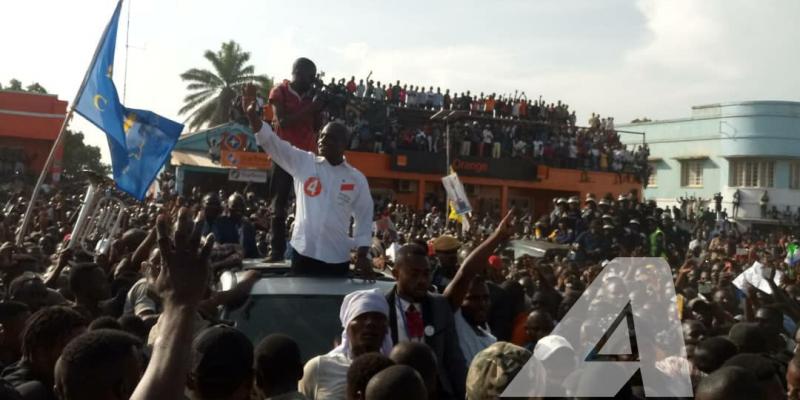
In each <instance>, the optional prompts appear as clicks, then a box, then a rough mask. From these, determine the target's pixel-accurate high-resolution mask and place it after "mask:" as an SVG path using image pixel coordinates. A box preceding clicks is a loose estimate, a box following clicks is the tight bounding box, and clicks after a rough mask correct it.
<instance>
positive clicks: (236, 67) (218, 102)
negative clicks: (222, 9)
mask: <svg viewBox="0 0 800 400" xmlns="http://www.w3.org/2000/svg"><path fill="white" fill-rule="evenodd" d="M203 57H205V59H206V60H208V62H210V63H211V66H212V69H211V70H209V69H200V68H192V69H189V70H187V71H186V72H184V73H182V74H181V79H182V80H183V81H184V82H187V85H186V89H187V90H189V91H190V92H191V93H190V94H188V95H187V96H186V97H185V98H184V99H183V103H184V105H183V107H182V108H181V109H180V111H179V114H181V115H185V114H188V116H187V118H186V122H187V123H188V128H189V130H190V131H192V130H196V129H198V128H201V127H203V126H204V125H210V126H215V125H219V124H222V123H225V122H228V113H229V111H230V107H231V103H232V102H233V100H234V99H235V98H236V95H237V94H238V93H239V91H240V90H241V87H242V85H243V84H245V83H250V82H253V83H256V84H257V85H259V86H261V88H262V90H267V91H268V90H269V89H270V88H271V87H272V79H270V78H269V77H267V76H266V75H256V74H255V68H254V67H253V66H252V65H249V64H248V61H250V53H249V52H246V51H243V50H242V48H241V47H240V46H239V44H238V43H236V42H234V41H232V40H231V41H229V42H226V43H223V44H222V47H221V48H220V49H219V50H218V51H216V52H214V51H211V50H206V52H205V54H204V55H203Z"/></svg>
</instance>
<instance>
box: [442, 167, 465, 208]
mask: <svg viewBox="0 0 800 400" xmlns="http://www.w3.org/2000/svg"><path fill="white" fill-rule="evenodd" d="M442 185H444V190H445V191H446V192H447V199H448V200H449V201H450V202H451V204H452V205H453V208H454V209H455V210H456V214H458V215H464V214H467V213H470V212H472V206H471V205H470V204H469V198H467V192H466V191H465V190H464V185H462V184H461V181H460V180H458V175H456V174H450V175H447V176H445V177H443V178H442Z"/></svg>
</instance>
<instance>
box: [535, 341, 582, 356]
mask: <svg viewBox="0 0 800 400" xmlns="http://www.w3.org/2000/svg"><path fill="white" fill-rule="evenodd" d="M565 347H566V348H568V349H570V350H572V351H575V350H574V349H573V348H572V345H571V344H569V342H568V341H567V339H564V338H563V337H561V336H557V335H549V336H545V337H543V338H541V339H539V341H538V342H536V348H535V349H533V356H534V357H536V358H537V359H539V360H547V359H548V358H550V356H551V355H553V353H555V352H556V350H558V349H561V348H565Z"/></svg>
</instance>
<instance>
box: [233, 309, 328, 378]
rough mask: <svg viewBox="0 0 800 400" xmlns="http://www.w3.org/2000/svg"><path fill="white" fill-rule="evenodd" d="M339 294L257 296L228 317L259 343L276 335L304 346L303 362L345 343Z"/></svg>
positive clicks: (302, 349) (302, 347) (301, 347)
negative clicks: (268, 336)
mask: <svg viewBox="0 0 800 400" xmlns="http://www.w3.org/2000/svg"><path fill="white" fill-rule="evenodd" d="M343 298H344V296H338V295H262V296H259V295H253V296H252V297H251V298H250V300H249V301H248V303H247V304H246V305H245V306H244V307H241V308H239V309H238V310H236V311H234V312H232V313H230V314H229V315H227V316H226V319H228V320H233V321H235V322H236V327H237V328H238V329H240V330H241V331H242V332H244V333H245V335H247V337H249V338H250V340H252V341H253V343H254V344H258V342H260V341H261V339H262V338H264V337H265V336H267V335H270V334H273V333H283V334H286V335H288V336H290V337H292V338H293V339H294V340H295V341H296V342H297V343H300V344H302V345H301V346H300V349H301V351H302V356H303V362H305V361H308V360H309V359H310V358H312V357H314V356H317V355H319V354H324V353H327V352H329V351H330V350H331V349H333V347H334V346H335V345H336V343H338V342H339V341H340V340H341V334H342V328H341V323H340V322H339V308H340V307H341V305H342V299H343Z"/></svg>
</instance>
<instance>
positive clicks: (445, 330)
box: [386, 244, 467, 399]
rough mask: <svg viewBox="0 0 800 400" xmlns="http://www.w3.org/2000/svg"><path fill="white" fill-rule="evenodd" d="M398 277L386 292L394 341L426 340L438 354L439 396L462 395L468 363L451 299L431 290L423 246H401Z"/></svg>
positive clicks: (442, 397) (428, 267)
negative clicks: (460, 342)
mask: <svg viewBox="0 0 800 400" xmlns="http://www.w3.org/2000/svg"><path fill="white" fill-rule="evenodd" d="M392 273H393V274H394V276H395V279H397V283H396V284H395V286H394V288H392V290H391V291H390V292H389V293H387V295H386V300H387V301H388V302H389V327H390V329H391V332H392V341H393V342H394V343H400V342H405V341H411V342H423V343H426V344H427V345H428V346H430V348H431V349H432V350H433V352H434V354H436V359H437V363H438V365H437V368H438V378H439V379H438V388H437V392H438V396H437V397H438V398H440V399H463V398H464V395H465V384H466V378H467V365H466V362H465V361H464V356H463V355H462V353H461V349H460V347H459V341H458V334H457V332H456V328H455V322H454V319H453V311H454V309H453V307H452V305H451V303H450V300H449V299H448V298H447V297H444V296H442V295H439V294H435V293H430V292H428V288H429V287H430V280H431V268H430V264H429V263H428V258H427V254H426V251H425V249H424V248H422V247H420V246H419V245H415V244H408V245H405V246H403V247H401V248H400V250H398V252H397V255H396V259H395V268H394V270H393V271H392Z"/></svg>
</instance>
